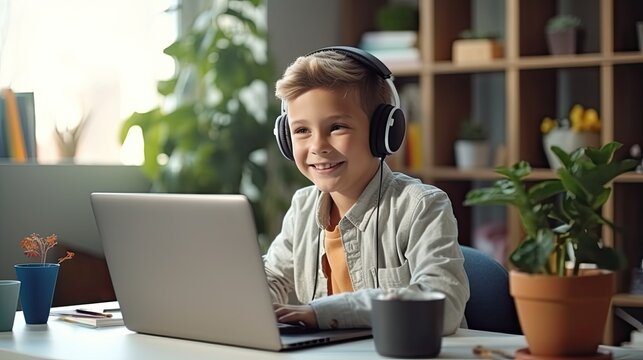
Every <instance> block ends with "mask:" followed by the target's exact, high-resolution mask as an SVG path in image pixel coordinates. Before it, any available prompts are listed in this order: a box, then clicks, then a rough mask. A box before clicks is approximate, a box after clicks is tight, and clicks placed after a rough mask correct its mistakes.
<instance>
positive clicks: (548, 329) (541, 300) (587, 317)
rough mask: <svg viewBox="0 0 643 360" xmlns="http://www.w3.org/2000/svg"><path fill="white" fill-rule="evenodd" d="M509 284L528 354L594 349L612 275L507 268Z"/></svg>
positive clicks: (589, 351)
mask: <svg viewBox="0 0 643 360" xmlns="http://www.w3.org/2000/svg"><path fill="white" fill-rule="evenodd" d="M509 276H510V277H509V289H510V292H511V295H512V296H513V297H514V301H515V302H516V309H517V311H518V319H519V320H520V326H521V328H522V331H523V333H524V334H525V338H526V339H527V344H528V345H529V351H530V353H531V354H532V355H534V356H586V355H593V354H596V352H597V350H598V345H599V344H600V343H601V341H602V337H603V331H604V328H605V322H606V320H607V313H608V310H609V307H610V302H611V299H612V295H613V294H614V281H615V280H614V274H613V273H612V272H608V271H596V272H595V273H593V274H587V275H581V276H567V277H559V276H550V275H531V274H526V273H522V272H517V271H511V273H510V275H509Z"/></svg>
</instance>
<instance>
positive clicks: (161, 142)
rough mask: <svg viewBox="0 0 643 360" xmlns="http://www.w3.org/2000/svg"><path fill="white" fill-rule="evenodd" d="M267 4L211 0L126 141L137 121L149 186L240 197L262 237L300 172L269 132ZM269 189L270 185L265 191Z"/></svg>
mask: <svg viewBox="0 0 643 360" xmlns="http://www.w3.org/2000/svg"><path fill="white" fill-rule="evenodd" d="M263 3H264V2H263V1H262V0H251V1H241V0H226V1H213V2H212V5H211V6H210V8H208V9H206V10H204V11H203V12H202V13H201V14H200V15H199V16H198V18H197V19H196V21H195V22H194V25H193V26H192V28H191V29H190V30H189V31H187V32H186V33H185V34H183V35H181V36H180V37H179V38H178V39H177V40H176V41H175V42H174V43H172V44H171V45H170V46H169V47H167V48H166V49H165V50H164V52H165V53H166V54H168V55H170V56H172V57H173V58H174V60H175V64H176V71H175V74H174V76H173V77H172V78H170V79H168V80H166V81H161V82H159V83H158V86H157V90H158V92H159V94H160V95H161V96H162V98H163V102H162V104H161V105H160V106H158V107H156V108H153V109H152V110H150V111H147V112H144V113H134V114H132V115H131V116H130V117H129V118H128V119H126V121H125V123H124V125H123V127H122V131H121V141H124V140H125V138H126V136H127V134H128V131H129V130H130V128H132V127H134V126H138V127H140V128H141V129H142V132H143V138H144V159H145V160H144V164H143V171H144V173H145V174H146V175H147V177H148V178H150V179H151V181H152V191H157V192H179V193H243V194H245V195H247V196H248V198H249V199H250V200H251V201H252V203H253V207H254V210H255V212H256V213H257V216H256V217H255V218H256V221H257V226H258V229H259V232H260V233H263V234H265V233H269V234H270V233H274V232H275V230H274V229H272V230H271V229H269V228H268V227H269V226H271V224H273V223H275V221H274V219H271V218H275V217H277V216H278V215H279V213H280V212H281V211H282V210H283V208H284V207H285V206H287V204H288V201H287V198H288V197H289V195H290V193H291V191H292V190H291V189H290V187H289V185H291V184H296V183H297V181H298V178H297V177H296V176H294V175H292V171H291V170H289V168H290V167H288V166H287V165H288V164H287V163H285V162H274V161H273V162H272V163H271V159H273V158H275V157H277V156H280V155H279V154H278V151H277V150H276V147H275V146H274V144H273V143H274V137H273V136H272V125H273V119H274V118H275V117H276V116H277V114H278V111H279V109H278V105H277V104H276V101H271V100H272V99H273V98H274V96H272V90H271V89H272V88H273V86H274V82H275V79H276V77H275V72H274V69H273V64H272V62H271V60H270V56H268V51H267V35H266V30H265V27H263V26H261V25H260V24H261V21H259V18H258V16H262V14H263V13H264V12H262V11H261V7H262V6H263ZM268 187H271V190H270V191H266V189H267V188H268Z"/></svg>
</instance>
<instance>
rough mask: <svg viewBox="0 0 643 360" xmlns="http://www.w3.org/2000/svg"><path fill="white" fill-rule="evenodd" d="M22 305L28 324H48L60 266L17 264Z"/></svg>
mask: <svg viewBox="0 0 643 360" xmlns="http://www.w3.org/2000/svg"><path fill="white" fill-rule="evenodd" d="M14 267H15V269H16V275H17V277H18V280H20V282H21V286H20V305H21V306H22V312H23V314H24V317H25V322H26V323H27V324H46V323H47V320H48V319H49V310H50V309H51V304H52V301H53V298H54V289H55V288H56V279H57V278H58V269H59V268H60V265H59V264H51V263H45V264H38V263H31V264H17V265H15V266H14Z"/></svg>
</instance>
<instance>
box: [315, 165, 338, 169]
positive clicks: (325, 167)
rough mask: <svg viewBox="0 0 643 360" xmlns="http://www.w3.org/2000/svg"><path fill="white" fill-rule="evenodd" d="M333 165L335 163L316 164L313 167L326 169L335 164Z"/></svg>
mask: <svg viewBox="0 0 643 360" xmlns="http://www.w3.org/2000/svg"><path fill="white" fill-rule="evenodd" d="M335 165H337V163H331V164H317V165H315V168H316V169H318V170H326V169H330V168H332V167H333V166H335Z"/></svg>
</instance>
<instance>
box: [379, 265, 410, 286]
mask: <svg viewBox="0 0 643 360" xmlns="http://www.w3.org/2000/svg"><path fill="white" fill-rule="evenodd" d="M377 273H378V280H379V284H380V288H382V289H391V288H401V287H407V286H409V282H410V281H411V272H410V270H409V262H408V260H407V261H404V263H403V264H402V265H401V266H398V267H395V268H385V269H379V271H378V272H377Z"/></svg>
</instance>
